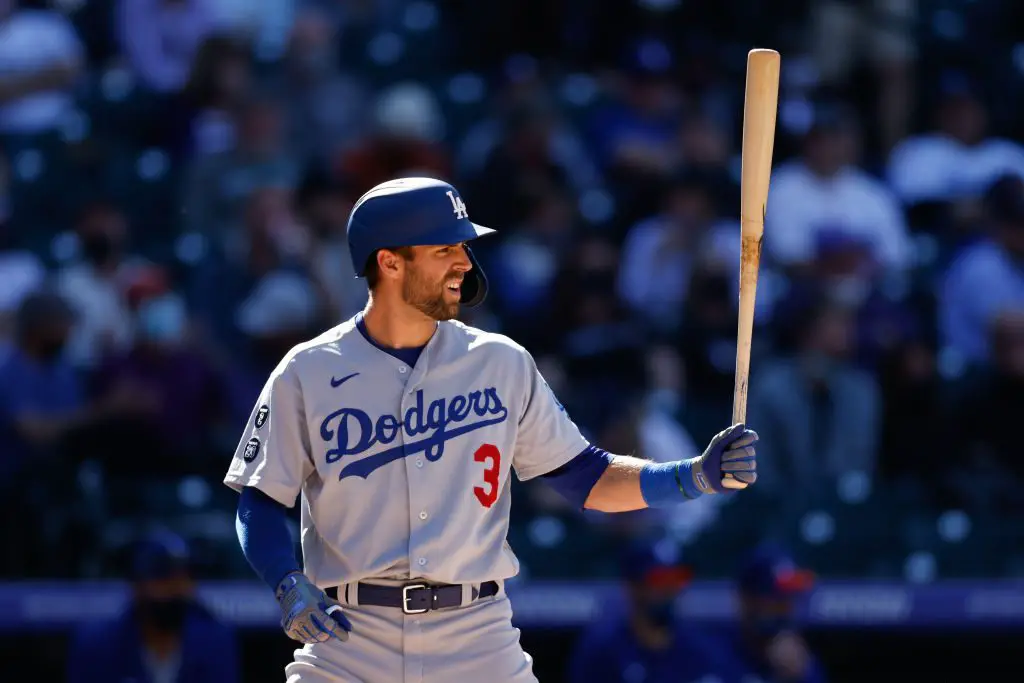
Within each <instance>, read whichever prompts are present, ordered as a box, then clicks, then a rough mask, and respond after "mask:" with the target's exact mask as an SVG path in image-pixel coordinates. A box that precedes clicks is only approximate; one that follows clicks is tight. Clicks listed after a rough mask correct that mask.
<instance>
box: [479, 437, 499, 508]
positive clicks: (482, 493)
mask: <svg viewBox="0 0 1024 683" xmlns="http://www.w3.org/2000/svg"><path fill="white" fill-rule="evenodd" d="M473 460H474V461H475V462H489V464H488V466H487V469H485V470H484V483H485V484H487V488H486V489H485V488H484V487H483V486H474V487H473V493H475V494H476V499H477V500H479V501H480V504H481V505H483V506H484V507H485V508H489V507H491V506H492V505H494V501H496V500H498V470H499V469H501V452H500V451H499V450H498V447H497V446H495V445H494V444H490V443H485V444H484V445H483V446H481V447H480V448H478V449H476V453H474V454H473Z"/></svg>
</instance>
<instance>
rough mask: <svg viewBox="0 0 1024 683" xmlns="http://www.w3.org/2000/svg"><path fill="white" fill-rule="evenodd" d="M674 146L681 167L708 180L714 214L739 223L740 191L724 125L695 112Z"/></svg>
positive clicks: (684, 122) (687, 119)
mask: <svg viewBox="0 0 1024 683" xmlns="http://www.w3.org/2000/svg"><path fill="white" fill-rule="evenodd" d="M677 145H678V147H679V156H680V158H681V159H682V163H684V164H685V165H686V166H687V167H689V168H693V169H699V170H700V172H701V173H703V174H705V175H706V176H707V178H708V180H709V183H710V188H711V190H712V198H713V199H714V202H715V208H716V210H717V212H718V213H719V214H721V215H722V216H728V217H730V218H737V219H738V218H739V208H740V187H739V183H738V182H737V180H736V178H735V177H734V175H733V172H732V165H733V164H732V161H733V156H732V148H733V141H732V139H731V136H730V135H729V134H728V131H727V130H726V129H725V127H724V124H723V123H722V122H721V121H718V120H716V119H715V118H713V117H712V116H711V115H709V114H707V113H704V112H694V113H692V114H690V115H688V116H686V117H685V118H684V119H683V123H682V125H681V126H680V129H679V138H678V141H677Z"/></svg>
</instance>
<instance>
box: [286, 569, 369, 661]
mask: <svg viewBox="0 0 1024 683" xmlns="http://www.w3.org/2000/svg"><path fill="white" fill-rule="evenodd" d="M275 597H277V601H278V603H280V605H281V626H282V628H284V631H285V633H287V634H288V637H289V638H291V639H292V640H296V641H298V642H300V643H306V644H312V643H325V642H327V641H328V640H330V639H331V638H337V639H338V640H348V633H349V631H351V630H352V623H351V622H350V621H349V620H348V617H346V616H345V615H344V614H343V613H342V611H341V605H340V604H339V603H338V602H337V601H336V600H332V599H331V598H330V597H328V596H327V594H326V593H324V592H323V591H322V590H320V589H319V588H317V587H316V585H314V584H313V582H312V581H310V580H309V579H308V578H307V577H306V576H305V575H304V574H300V573H298V572H295V573H293V574H289V575H288V576H286V577H284V579H283V580H282V581H281V583H280V585H279V586H278V587H277V590H276V591H275Z"/></svg>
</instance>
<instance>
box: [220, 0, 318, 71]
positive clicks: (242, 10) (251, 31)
mask: <svg viewBox="0 0 1024 683" xmlns="http://www.w3.org/2000/svg"><path fill="white" fill-rule="evenodd" d="M204 1H205V2H207V3H208V4H209V5H210V10H211V12H212V14H213V15H214V16H215V17H216V20H217V24H218V25H219V26H223V27H227V28H230V30H231V33H232V34H234V35H238V36H241V37H243V38H244V39H245V40H246V42H248V43H250V44H251V45H252V46H253V47H254V49H255V50H256V53H257V55H258V56H259V59H260V60H261V61H264V62H272V61H276V60H278V59H280V58H281V55H282V53H283V52H284V50H285V47H286V45H287V43H288V31H289V30H290V29H291V27H292V22H293V21H294V19H295V12H296V7H297V5H299V4H300V3H299V2H297V1H296V0H261V2H251V1H250V0H204Z"/></svg>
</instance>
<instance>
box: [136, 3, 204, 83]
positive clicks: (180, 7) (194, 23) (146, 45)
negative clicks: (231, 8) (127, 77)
mask: <svg viewBox="0 0 1024 683" xmlns="http://www.w3.org/2000/svg"><path fill="white" fill-rule="evenodd" d="M215 2H216V0H119V1H118V8H117V9H118V12H117V26H118V33H119V40H120V43H121V50H122V51H123V53H124V56H125V58H126V59H127V61H128V64H129V65H130V66H131V68H132V70H133V71H134V72H135V74H136V75H137V76H138V77H139V80H140V81H141V82H142V84H143V85H144V86H145V87H146V88H147V89H149V90H151V91H154V92H158V93H173V92H178V91H179V90H181V89H182V88H183V87H184V86H185V83H186V82H187V80H188V75H189V72H190V71H191V69H192V60H193V57H194V56H195V54H196V51H197V50H198V49H199V46H200V45H202V43H203V40H204V39H205V38H206V37H207V36H208V35H209V34H211V33H213V32H214V31H215V30H216V29H217V24H216V22H215V15H214V12H213V6H214V3H215Z"/></svg>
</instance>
